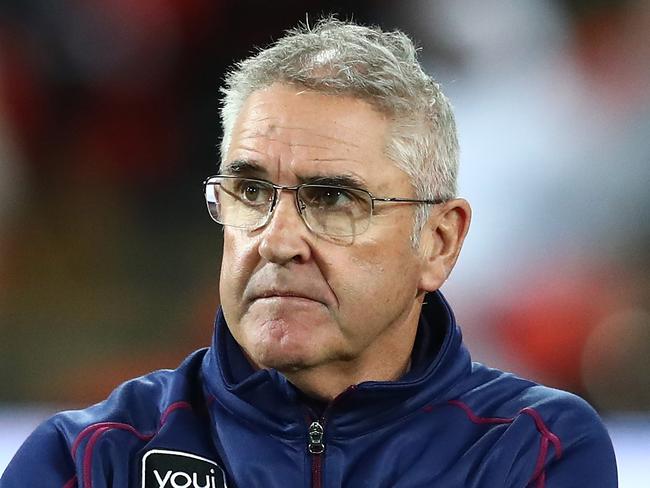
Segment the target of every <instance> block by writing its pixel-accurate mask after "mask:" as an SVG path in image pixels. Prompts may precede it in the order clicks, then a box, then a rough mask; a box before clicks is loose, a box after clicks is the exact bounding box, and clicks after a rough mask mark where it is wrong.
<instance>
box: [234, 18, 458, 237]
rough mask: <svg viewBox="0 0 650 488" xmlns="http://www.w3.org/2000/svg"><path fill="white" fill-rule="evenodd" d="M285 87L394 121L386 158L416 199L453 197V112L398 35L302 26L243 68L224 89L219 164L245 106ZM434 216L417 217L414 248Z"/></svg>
mask: <svg viewBox="0 0 650 488" xmlns="http://www.w3.org/2000/svg"><path fill="white" fill-rule="evenodd" d="M274 83H286V84H290V85H296V86H299V87H304V88H308V89H312V90H316V91H321V92H326V93H333V94H340V95H347V96H352V97H355V98H359V99H362V100H364V101H366V102H368V103H369V104H370V105H371V106H373V107H374V108H375V109H377V110H379V111H380V112H382V113H383V114H385V115H387V116H388V117H389V119H391V120H392V127H391V133H390V136H389V140H388V142H387V146H386V148H385V151H386V155H387V156H388V157H389V158H390V159H391V160H392V161H393V162H394V163H395V165H396V166H397V167H398V168H400V169H401V170H402V171H404V172H405V173H406V174H407V175H409V177H410V178H411V183H412V185H413V187H414V190H415V194H416V196H417V198H419V199H435V198H441V199H444V200H448V199H451V198H454V197H455V196H456V191H457V183H456V180H457V174H458V139H457V135H456V123H455V121H454V115H453V112H452V108H451V105H450V103H449V100H447V97H445V95H444V94H443V93H442V92H441V90H440V86H439V85H438V83H436V82H435V81H434V80H433V78H432V77H431V76H429V75H427V74H426V73H425V72H424V71H423V69H422V66H421V65H420V63H419V62H418V60H417V49H416V47H415V46H414V44H413V42H412V41H411V39H409V37H408V36H407V35H406V34H404V33H403V32H400V31H397V30H396V31H393V32H384V31H382V30H381V29H379V28H378V27H365V26H361V25H357V24H354V23H351V22H343V21H340V20H337V19H334V18H326V19H323V20H321V21H319V22H318V23H316V25H314V26H313V27H310V26H309V25H308V24H304V25H300V26H298V27H297V28H295V29H292V30H290V31H288V32H287V34H286V35H285V36H284V37H282V38H281V39H279V40H278V41H277V42H275V43H274V44H273V45H271V46H270V47H268V48H266V49H263V50H260V51H259V52H258V53H256V54H255V55H253V56H251V57H249V58H247V59H245V60H243V61H240V62H239V63H237V64H236V65H235V66H234V68H233V69H232V70H231V71H230V72H229V73H228V74H227V75H226V79H225V83H224V86H223V87H222V88H221V93H222V94H223V100H222V105H221V123H222V128H223V139H222V141H221V155H222V158H224V157H225V155H226V154H227V152H228V148H229V146H230V141H231V136H232V129H233V125H234V123H235V120H236V118H237V116H238V115H239V112H240V111H241V108H242V106H243V105H244V103H245V101H246V99H247V98H248V97H249V95H251V94H252V93H253V92H254V91H257V90H260V89H263V88H266V87H268V86H270V85H272V84H274ZM428 215H429V206H428V205H421V206H420V208H419V210H418V211H417V212H416V216H415V232H414V234H413V236H414V237H413V241H414V244H417V241H418V239H417V235H418V234H419V232H420V230H421V229H422V226H423V225H424V223H425V222H426V219H427V217H428Z"/></svg>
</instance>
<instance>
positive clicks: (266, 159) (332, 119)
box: [224, 84, 403, 179]
mask: <svg viewBox="0 0 650 488" xmlns="http://www.w3.org/2000/svg"><path fill="white" fill-rule="evenodd" d="M389 125H390V121H389V120H388V119H387V118H386V117H385V116H384V115H383V114H381V113H380V112H378V111H377V110H375V109H374V108H373V107H372V106H371V105H370V104H369V103H367V102H365V101H363V100H360V99H357V98H352V97H349V96H340V95H330V94H325V93H321V92H315V91H311V90H304V89H299V88H296V87H293V86H288V85H281V84H275V85H272V86H271V87H269V88H266V89H263V90H258V91H256V92H253V94H251V95H250V96H249V98H248V99H247V100H246V102H245V104H244V105H243V107H242V110H241V112H240V114H239V116H238V118H237V120H236V122H235V124H234V127H233V131H232V138H231V143H230V148H229V149H228V154H227V155H226V157H225V158H224V164H225V165H226V167H228V165H229V164H231V163H233V162H235V161H248V162H254V163H255V166H257V167H260V168H262V169H263V170H264V171H266V172H268V173H269V177H273V178H275V177H284V178H286V177H287V176H288V175H293V176H295V177H301V176H306V175H309V174H311V173H326V174H331V173H336V174H340V173H351V174H354V175H356V176H358V177H360V178H361V179H372V178H371V176H372V175H373V174H377V173H379V172H384V173H385V172H389V173H401V171H400V170H399V169H397V167H396V166H395V165H394V164H393V162H392V161H391V160H389V159H388V158H387V156H386V152H385V149H386V144H387V136H388V131H389ZM402 174H403V173H402Z"/></svg>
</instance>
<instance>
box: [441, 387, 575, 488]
mask: <svg viewBox="0 0 650 488" xmlns="http://www.w3.org/2000/svg"><path fill="white" fill-rule="evenodd" d="M447 403H449V404H450V405H454V406H456V407H458V408H460V409H461V410H462V411H463V412H465V414H466V415H467V417H468V418H469V419H470V421H472V422H473V423H475V424H511V423H512V422H514V421H515V418H516V417H479V416H478V415H476V414H475V413H474V412H473V411H472V409H471V408H470V407H469V405H467V404H466V403H463V402H461V401H459V400H449V402H447ZM522 413H524V414H527V415H529V416H530V417H532V418H533V421H534V422H535V427H537V431H538V432H539V433H540V435H541V440H540V444H539V455H538V456H537V462H536V463H535V470H534V471H533V475H532V476H531V477H530V481H529V482H528V484H529V486H530V484H532V483H533V482H535V481H536V482H537V483H536V486H537V488H544V486H545V485H546V471H544V463H545V462H546V455H547V454H548V446H549V443H551V444H553V448H554V449H555V459H556V460H557V459H560V458H561V457H562V442H561V441H560V438H559V437H558V436H557V435H555V434H554V433H553V432H551V430H550V429H549V428H548V427H547V426H546V424H545V423H544V420H542V417H541V415H540V414H539V412H537V410H535V409H534V408H531V407H526V408H522V409H521V410H520V411H519V414H522Z"/></svg>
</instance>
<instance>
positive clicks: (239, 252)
mask: <svg viewBox="0 0 650 488" xmlns="http://www.w3.org/2000/svg"><path fill="white" fill-rule="evenodd" d="M256 256H257V247H256V244H255V239H252V238H251V237H250V236H248V235H245V234H244V233H243V232H242V231H238V230H236V229H226V230H225V232H224V238H223V257H222V259H221V274H220V280H219V289H220V293H221V296H222V301H227V299H225V297H234V299H235V303H236V302H237V301H238V299H239V298H241V295H242V292H243V290H244V288H245V286H246V283H247V282H248V280H249V279H250V276H251V274H252V273H253V270H254V269H255V265H256V263H257V261H258V260H257V258H256ZM224 305H225V304H224Z"/></svg>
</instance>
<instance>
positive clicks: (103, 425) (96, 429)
mask: <svg viewBox="0 0 650 488" xmlns="http://www.w3.org/2000/svg"><path fill="white" fill-rule="evenodd" d="M180 408H185V409H189V410H192V405H190V404H189V403H188V402H184V401H181V402H175V403H172V404H171V405H169V406H168V407H167V408H166V409H165V411H164V412H163V413H162V415H161V416H160V425H159V427H158V429H157V430H156V431H155V432H153V433H150V434H143V433H141V432H139V431H138V430H137V429H136V428H135V427H133V426H132V425H131V424H125V423H122V422H98V423H96V424H92V425H89V426H88V427H86V428H84V429H83V430H82V431H81V432H80V433H79V435H78V436H77V438H76V439H75V441H74V443H73V444H72V448H71V450H70V452H71V454H72V458H73V459H75V458H76V457H77V450H78V449H79V445H80V444H81V442H82V441H83V440H84V439H85V438H86V437H88V436H90V439H89V440H88V443H87V444H86V448H85V449H84V455H83V463H82V466H83V482H84V487H85V488H92V476H91V468H92V455H93V449H94V447H95V444H96V443H97V441H98V440H99V438H100V437H101V436H102V435H103V434H104V433H106V432H108V431H109V430H113V429H119V430H125V431H127V432H130V433H131V434H133V435H135V436H136V437H137V438H138V439H140V440H143V441H148V440H151V438H153V437H154V436H155V435H156V434H157V433H158V432H159V431H160V429H161V428H162V426H163V425H164V424H165V422H166V421H167V418H168V416H169V414H171V413H172V412H173V411H174V410H178V409H180ZM76 483H77V477H76V476H75V477H73V478H72V479H70V480H69V481H68V482H67V483H66V484H65V485H64V486H63V488H74V487H75V486H76Z"/></svg>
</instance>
